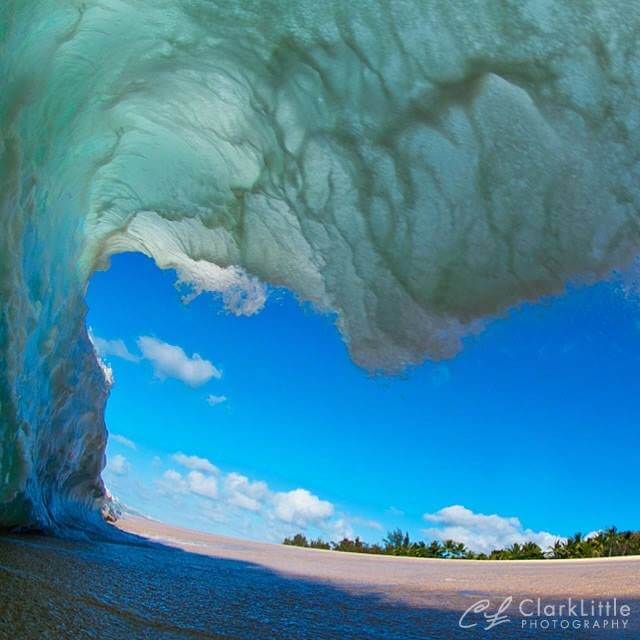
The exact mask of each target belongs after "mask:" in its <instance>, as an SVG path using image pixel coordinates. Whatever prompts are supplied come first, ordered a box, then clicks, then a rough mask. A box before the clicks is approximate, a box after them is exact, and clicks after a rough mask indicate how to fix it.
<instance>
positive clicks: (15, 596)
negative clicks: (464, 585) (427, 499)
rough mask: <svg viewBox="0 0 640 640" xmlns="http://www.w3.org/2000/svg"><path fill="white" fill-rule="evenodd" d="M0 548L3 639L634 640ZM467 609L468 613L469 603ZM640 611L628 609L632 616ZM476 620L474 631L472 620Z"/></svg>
mask: <svg viewBox="0 0 640 640" xmlns="http://www.w3.org/2000/svg"><path fill="white" fill-rule="evenodd" d="M121 533H122V535H121V536H113V537H111V539H110V540H109V541H106V542H105V541H78V540H67V539H57V538H51V537H43V536H39V535H20V536H16V535H11V536H4V537H0V638H1V639H2V640H4V639H5V638H6V639H7V640H8V639H11V640H22V639H26V640H31V639H32V638H33V639H35V638H38V639H40V638H52V639H56V640H57V639H58V638H70V639H71V638H72V639H74V640H75V639H76V638H96V639H97V638H100V639H101V640H111V639H113V640H120V639H123V640H125V639H126V640H138V639H139V638H140V639H147V638H148V639H149V640H151V639H153V640H168V639H174V638H175V639H178V638H180V639H183V638H184V639H187V638H208V639H211V640H221V639H234V640H351V639H353V640H431V639H433V640H445V639H446V640H449V639H453V640H457V639H464V638H472V639H473V638H487V639H488V638H498V639H502V638H525V639H526V638H547V639H553V640H556V639H561V638H564V639H571V640H573V639H574V638H591V637H593V638H637V637H638V635H639V632H638V626H637V625H634V628H633V629H627V630H613V631H612V630H601V629H600V630H597V631H596V630H584V629H583V630H556V631H554V630H540V629H539V630H522V629H521V624H520V621H519V620H516V619H512V620H511V622H509V623H505V624H502V625H500V626H498V627H495V628H494V629H491V630H488V631H485V630H484V629H482V628H481V626H478V627H474V628H471V629H461V628H460V627H459V625H458V622H459V618H460V611H454V610H446V609H437V608H433V607H427V606H425V607H419V606H407V605H405V604H401V603H398V602H394V601H392V600H390V599H389V598H388V597H385V594H384V592H383V591H382V590H381V591H375V590H368V591H364V590H361V589H360V590H358V591H357V592H356V591H354V590H351V589H347V588H343V587H340V586H336V585H335V584H330V583H326V582H321V581H316V580H310V579H307V578H300V577H295V576H287V575H283V574H280V573H277V572H275V571H273V570H271V569H269V568H266V567H264V566H262V565H259V564H256V563H252V562H244V561H239V560H231V559H227V558H216V557H211V556H208V555H200V554H198V553H191V552H188V551H184V550H181V549H176V548H174V547H169V546H166V545H163V544H161V543H159V542H154V541H150V540H148V539H146V538H141V537H139V536H136V535H134V534H129V533H124V532H121ZM472 601H473V600H471V601H470V603H471V602H472ZM639 605H640V603H633V604H632V610H635V611H637V610H638V606H639ZM473 620H479V619H478V618H473Z"/></svg>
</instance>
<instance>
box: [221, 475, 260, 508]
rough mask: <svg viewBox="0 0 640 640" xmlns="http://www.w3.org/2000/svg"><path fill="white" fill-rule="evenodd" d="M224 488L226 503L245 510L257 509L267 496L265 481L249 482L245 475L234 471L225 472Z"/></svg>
mask: <svg viewBox="0 0 640 640" xmlns="http://www.w3.org/2000/svg"><path fill="white" fill-rule="evenodd" d="M224 489H225V494H226V501H227V503H228V504H231V505H233V506H235V507H239V508H240V509H246V510H247V511H259V510H260V509H261V507H262V505H263V501H264V500H265V499H266V498H267V497H268V496H269V487H268V486H267V484H266V482H260V481H255V482H251V480H249V478H247V477H246V476H243V475H241V474H239V473H235V472H231V473H229V474H227V476H226V478H225V481H224Z"/></svg>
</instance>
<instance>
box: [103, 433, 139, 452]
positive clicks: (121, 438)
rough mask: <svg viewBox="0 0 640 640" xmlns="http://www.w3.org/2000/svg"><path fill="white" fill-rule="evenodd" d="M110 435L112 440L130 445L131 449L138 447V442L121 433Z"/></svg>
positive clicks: (126, 445)
mask: <svg viewBox="0 0 640 640" xmlns="http://www.w3.org/2000/svg"><path fill="white" fill-rule="evenodd" d="M109 437H110V438H111V440H113V441H114V442H117V443H118V444H121V445H122V446H124V447H128V448H129V449H134V450H135V449H137V447H136V443H135V442H134V441H133V440H129V438H127V437H125V436H123V435H121V434H119V433H112V434H111V435H110V436H109Z"/></svg>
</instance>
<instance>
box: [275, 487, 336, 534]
mask: <svg viewBox="0 0 640 640" xmlns="http://www.w3.org/2000/svg"><path fill="white" fill-rule="evenodd" d="M333 511H334V508H333V505H332V504H331V503H330V502H327V501H326V500H320V498H318V497H317V496H315V495H313V494H312V493H310V492H309V491H307V490H306V489H294V490H293V491H287V492H282V493H276V494H274V496H273V512H274V514H275V516H276V518H278V519H279V520H282V521H283V522H287V523H290V524H296V525H298V526H300V527H306V526H307V525H308V524H310V523H312V522H317V521H318V520H323V519H325V518H329V517H330V516H331V515H333Z"/></svg>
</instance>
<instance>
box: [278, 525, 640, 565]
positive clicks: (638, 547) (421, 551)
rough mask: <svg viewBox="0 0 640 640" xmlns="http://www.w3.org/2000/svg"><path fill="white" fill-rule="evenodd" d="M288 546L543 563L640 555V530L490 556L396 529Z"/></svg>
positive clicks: (300, 538)
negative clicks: (372, 537) (369, 537)
mask: <svg viewBox="0 0 640 640" xmlns="http://www.w3.org/2000/svg"><path fill="white" fill-rule="evenodd" d="M284 544H286V545H290V546H294V547H308V548H312V549H332V550H333V551H350V552H352V553H373V554H378V555H388V556H410V557H414V558H450V559H460V558H466V559H467V560H543V559H563V558H606V557H612V556H632V555H640V531H618V530H617V529H616V528H615V527H611V528H610V529H606V530H605V531H600V532H599V533H597V534H596V535H592V536H590V537H588V538H585V537H583V536H582V534H580V533H576V534H575V535H573V536H571V537H570V538H568V539H567V540H556V542H555V544H554V545H553V548H551V549H549V550H547V551H543V550H542V549H541V548H540V547H539V545H537V544H536V543H535V542H525V543H523V544H518V543H515V544H513V545H512V546H510V547H508V548H507V549H495V550H494V551H492V552H491V553H490V554H485V553H474V552H473V551H470V550H469V549H467V548H466V547H465V546H464V544H462V543H461V542H456V541H454V540H445V541H444V542H439V541H437V540H433V541H432V542H429V543H426V542H424V541H422V540H419V541H417V542H412V541H411V540H410V538H409V534H408V533H403V532H402V531H401V530H400V529H395V530H393V531H390V532H389V533H388V534H387V537H386V538H384V539H383V541H382V544H369V543H367V542H364V541H363V540H360V538H356V539H355V540H351V539H349V538H343V539H342V540H340V541H339V542H331V543H329V542H325V541H324V540H321V539H320V538H318V539H316V540H307V538H306V537H305V536H304V535H302V534H301V533H297V534H296V535H295V536H293V537H292V538H285V539H284Z"/></svg>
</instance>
